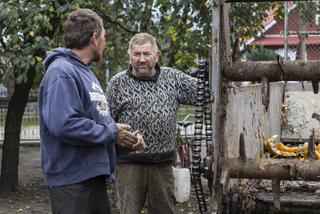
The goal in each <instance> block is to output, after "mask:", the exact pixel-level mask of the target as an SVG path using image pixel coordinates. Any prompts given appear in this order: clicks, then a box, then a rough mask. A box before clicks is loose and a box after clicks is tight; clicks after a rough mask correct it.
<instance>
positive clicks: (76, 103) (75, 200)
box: [39, 9, 144, 214]
mask: <svg viewBox="0 0 320 214" xmlns="http://www.w3.org/2000/svg"><path fill="white" fill-rule="evenodd" d="M104 37H105V30H104V27H103V22H102V19H101V18H100V17H99V16H98V15H97V14H96V13H95V12H93V11H92V10H89V9H80V10H76V11H74V12H72V13H71V14H70V15H69V16H68V18H67V20H66V22H65V23H64V40H65V47H66V48H56V49H54V50H52V51H50V52H48V54H47V57H46V59H45V61H44V68H45V70H46V74H45V76H44V78H43V80H42V82H41V85H40V91H39V112H40V137H41V167H42V170H43V172H44V176H45V182H46V184H47V185H48V187H49V192H50V197H51V206H52V212H53V213H59V214H69V213H70V214H71V213H72V214H93V213H95V214H102V213H103V214H105V213H111V208H110V202H109V199H108V195H107V191H106V184H105V181H106V178H108V177H109V176H110V175H111V174H112V173H113V171H114V166H115V146H114V143H117V144H118V145H121V146H125V147H128V148H130V149H136V150H139V149H141V148H143V147H144V141H143V139H142V137H141V135H140V134H139V133H138V132H134V133H132V132H130V131H129V128H130V127H129V126H128V125H125V124H116V123H115V122H114V120H113V119H112V117H111V116H110V112H109V108H108V103H107V99H106V97H105V95H104V92H103V90H102V88H101V86H100V83H99V81H98V79H97V78H96V76H95V74H94V73H93V72H92V71H91V67H92V65H91V62H93V61H98V60H100V59H101V57H102V52H103V49H104V45H105V38H104Z"/></svg>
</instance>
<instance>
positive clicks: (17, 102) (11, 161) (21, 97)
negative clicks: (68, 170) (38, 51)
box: [0, 67, 35, 192]
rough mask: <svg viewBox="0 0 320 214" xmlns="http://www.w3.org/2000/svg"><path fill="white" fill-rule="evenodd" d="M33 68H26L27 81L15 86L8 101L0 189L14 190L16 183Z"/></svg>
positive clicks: (5, 190)
mask: <svg viewBox="0 0 320 214" xmlns="http://www.w3.org/2000/svg"><path fill="white" fill-rule="evenodd" d="M34 75H35V68H34V67H30V68H29V70H28V81H27V82H26V83H20V84H18V85H16V86H15V91H14V93H13V95H12V97H11V99H10V101H9V105H8V112H7V117H6V123H5V134H4V142H3V148H2V162H1V177H0V191H3V192H11V191H15V190H16V187H17V185H18V166H19V145H20V132H21V122H22V117H23V113H24V110H25V107H26V105H27V102H28V95H29V91H30V89H31V87H32V83H33V79H34Z"/></svg>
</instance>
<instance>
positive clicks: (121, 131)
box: [116, 123, 138, 148]
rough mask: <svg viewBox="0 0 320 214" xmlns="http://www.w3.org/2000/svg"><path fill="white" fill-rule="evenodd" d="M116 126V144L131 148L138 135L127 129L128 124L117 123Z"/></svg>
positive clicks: (128, 127)
mask: <svg viewBox="0 0 320 214" xmlns="http://www.w3.org/2000/svg"><path fill="white" fill-rule="evenodd" d="M117 126H118V138H117V140H116V144H118V145H120V146H123V147H127V148H132V146H133V145H135V144H136V143H137V141H138V137H137V136H136V135H135V134H134V133H132V132H130V131H129V129H130V126H129V125H126V124H121V123H117Z"/></svg>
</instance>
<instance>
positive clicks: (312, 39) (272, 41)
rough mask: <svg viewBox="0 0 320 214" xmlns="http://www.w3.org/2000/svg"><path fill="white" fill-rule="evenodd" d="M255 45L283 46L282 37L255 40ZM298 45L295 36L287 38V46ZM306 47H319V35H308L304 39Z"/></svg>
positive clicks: (297, 39)
mask: <svg viewBox="0 0 320 214" xmlns="http://www.w3.org/2000/svg"><path fill="white" fill-rule="evenodd" d="M254 43H255V44H257V45H262V46H284V37H281V36H279V35H274V36H270V35H268V36H266V37H263V38H259V39H256V40H255V41H254ZM297 44H299V38H298V37H297V36H289V37H288V45H297ZM306 44H307V45H320V35H309V36H308V37H307V38H306Z"/></svg>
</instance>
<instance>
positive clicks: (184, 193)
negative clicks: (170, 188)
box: [173, 167, 191, 203]
mask: <svg viewBox="0 0 320 214" xmlns="http://www.w3.org/2000/svg"><path fill="white" fill-rule="evenodd" d="M173 175H174V195H175V197H176V201H177V202H179V203H183V202H187V201H188V200H189V196H190V185H191V181H190V171H189V169H188V168H175V167H174V168H173Z"/></svg>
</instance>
